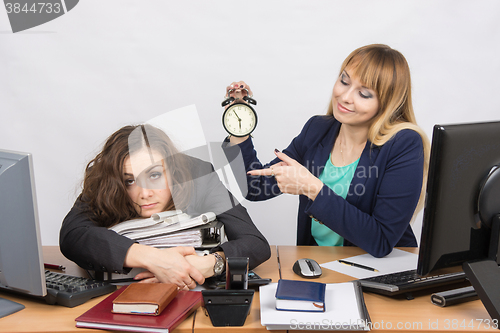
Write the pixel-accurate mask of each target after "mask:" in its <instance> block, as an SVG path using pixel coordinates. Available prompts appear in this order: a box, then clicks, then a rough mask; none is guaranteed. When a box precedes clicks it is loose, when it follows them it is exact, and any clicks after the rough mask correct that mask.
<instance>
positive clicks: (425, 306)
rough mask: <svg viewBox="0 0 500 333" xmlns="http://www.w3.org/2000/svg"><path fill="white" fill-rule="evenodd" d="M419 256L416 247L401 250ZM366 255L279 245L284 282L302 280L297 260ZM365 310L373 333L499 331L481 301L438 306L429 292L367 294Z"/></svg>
mask: <svg viewBox="0 0 500 333" xmlns="http://www.w3.org/2000/svg"><path fill="white" fill-rule="evenodd" d="M402 249H403V250H407V251H409V252H413V253H418V250H417V249H416V248H402ZM363 253H366V252H364V251H363V250H361V249H359V248H356V247H321V246H278V256H279V260H280V265H281V277H282V278H283V279H293V280H300V279H302V278H301V277H299V276H297V275H296V274H295V273H293V271H292V266H293V263H294V262H295V260H297V259H298V258H311V259H314V260H316V261H317V262H318V263H319V264H320V265H321V264H323V263H327V262H330V261H335V260H338V259H342V258H347V257H351V256H355V255H359V254H363ZM322 271H323V274H322V276H321V277H320V278H318V279H315V280H314V281H318V282H324V283H337V282H346V281H351V280H353V278H352V277H351V276H348V275H344V274H340V273H338V272H335V271H332V270H329V269H323V270H322ZM363 295H364V298H365V303H366V307H367V309H368V313H369V314H370V318H371V320H372V323H373V326H372V327H373V331H377V332H394V331H395V330H397V329H398V328H401V329H402V330H405V331H406V332H450V331H469V332H483V331H498V330H495V329H494V328H491V327H490V328H488V327H487V324H486V323H487V322H489V323H490V324H491V325H493V323H492V322H491V318H490V316H489V315H488V312H487V311H486V309H485V308H484V306H483V304H482V303H481V301H480V300H476V301H471V302H466V303H462V304H456V305H453V306H449V307H444V308H441V307H438V306H436V305H433V304H432V303H431V301H430V293H429V292H428V291H423V292H420V293H414V294H413V296H414V297H415V299H413V300H407V299H406V298H404V297H403V296H399V297H397V298H396V297H387V296H383V295H378V294H374V293H369V292H364V293H363Z"/></svg>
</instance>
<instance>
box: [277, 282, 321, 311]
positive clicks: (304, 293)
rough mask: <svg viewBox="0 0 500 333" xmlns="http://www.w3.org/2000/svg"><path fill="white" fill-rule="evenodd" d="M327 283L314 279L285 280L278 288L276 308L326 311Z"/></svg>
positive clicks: (282, 309) (279, 283)
mask: <svg viewBox="0 0 500 333" xmlns="http://www.w3.org/2000/svg"><path fill="white" fill-rule="evenodd" d="M325 289H326V284H324V283H321V282H312V281H296V280H283V279H280V280H279V281H278V287H277V288H276V310H281V311H307V312H324V311H325Z"/></svg>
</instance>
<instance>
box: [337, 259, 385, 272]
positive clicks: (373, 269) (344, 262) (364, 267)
mask: <svg viewBox="0 0 500 333" xmlns="http://www.w3.org/2000/svg"><path fill="white" fill-rule="evenodd" d="M339 263H341V264H344V265H347V266H354V267H357V268H362V269H366V270H369V271H374V272H378V269H375V268H371V267H368V266H363V265H360V264H356V263H355V262H350V261H345V260H339Z"/></svg>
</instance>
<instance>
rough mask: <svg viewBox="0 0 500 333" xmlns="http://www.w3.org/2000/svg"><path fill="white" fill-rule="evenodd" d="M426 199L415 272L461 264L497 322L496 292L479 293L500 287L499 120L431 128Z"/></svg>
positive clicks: (499, 293)
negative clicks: (482, 289)
mask: <svg viewBox="0 0 500 333" xmlns="http://www.w3.org/2000/svg"><path fill="white" fill-rule="evenodd" d="M426 195H427V196H426V204H425V209H424V217H423V223H422V236H421V242H420V252H419V257H418V266H417V273H418V274H420V275H427V274H429V273H431V272H432V271H435V270H437V269H440V268H445V267H451V266H457V265H463V268H464V271H465V273H466V274H467V277H468V278H469V280H470V281H471V283H472V284H473V286H474V288H475V289H476V292H477V293H478V295H479V296H480V298H481V300H482V301H483V303H484V304H485V306H486V308H487V310H488V312H489V313H490V315H491V316H492V317H493V318H495V319H499V318H498V317H499V314H498V311H499V309H500V307H499V306H500V292H499V291H500V288H499V287H496V293H497V296H495V295H486V294H488V293H489V294H491V293H495V292H494V291H493V292H492V291H491V290H490V291H489V292H486V291H485V292H484V293H483V294H482V292H481V290H480V289H481V288H491V287H493V288H495V286H488V285H489V284H491V283H489V282H487V281H486V280H484V279H483V277H486V278H487V279H488V280H491V278H492V277H495V278H496V281H495V283H493V284H494V285H498V286H500V268H499V267H498V264H499V263H500V256H499V255H498V253H499V245H498V238H499V231H498V229H499V225H500V122H486V123H471V124H454V125H436V126H434V131H433V136H432V148H431V158H430V166H429V177H428V183H427V193H426ZM471 267H472V268H471ZM474 267H476V268H474ZM486 267H487V268H486ZM478 269H479V270H480V271H481V272H479V271H478ZM485 269H486V270H487V273H486V272H484V270H485ZM478 279H479V280H483V282H478V281H477V280H478ZM491 297H496V301H495V300H491V299H490V300H486V298H491ZM490 301H492V302H493V303H492V304H493V305H494V306H493V308H491V304H489V305H488V304H486V303H488V302H490ZM495 302H497V304H496V305H495V304H494V303H495ZM491 309H492V311H493V313H492V311H490V310H491ZM495 311H496V312H495Z"/></svg>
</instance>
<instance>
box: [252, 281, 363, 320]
mask: <svg viewBox="0 0 500 333" xmlns="http://www.w3.org/2000/svg"><path fill="white" fill-rule="evenodd" d="M277 286H278V284H277V283H270V284H268V285H266V286H261V287H260V289H259V297H260V322H261V324H262V325H263V326H266V328H267V329H268V330H278V329H279V330H287V329H288V330H295V329H297V330H298V329H302V330H304V329H308V330H353V329H354V328H357V329H358V330H359V329H362V328H360V327H358V326H359V325H365V324H366V322H365V321H364V319H363V317H362V315H361V313H360V309H359V305H358V301H357V297H356V291H355V289H354V288H355V287H354V285H353V283H352V282H345V283H327V284H326V291H325V305H326V309H325V312H304V311H280V310H276V297H275V295H276V288H277ZM315 323H316V324H315Z"/></svg>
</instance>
